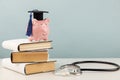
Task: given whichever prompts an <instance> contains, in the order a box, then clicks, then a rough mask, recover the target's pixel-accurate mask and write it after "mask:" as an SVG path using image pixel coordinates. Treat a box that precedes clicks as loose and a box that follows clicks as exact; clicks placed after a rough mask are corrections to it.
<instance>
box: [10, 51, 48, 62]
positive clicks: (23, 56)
mask: <svg viewBox="0 0 120 80" xmlns="http://www.w3.org/2000/svg"><path fill="white" fill-rule="evenodd" d="M10 58H11V62H12V63H25V62H43V61H47V60H48V58H49V54H48V51H47V50H46V51H31V52H29V51H27V52H24V51H23V52H11V57H10Z"/></svg>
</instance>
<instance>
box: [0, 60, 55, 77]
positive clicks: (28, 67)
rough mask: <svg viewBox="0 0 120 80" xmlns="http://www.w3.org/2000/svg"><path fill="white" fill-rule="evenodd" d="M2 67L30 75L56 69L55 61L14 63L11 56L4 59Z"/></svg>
mask: <svg viewBox="0 0 120 80" xmlns="http://www.w3.org/2000/svg"><path fill="white" fill-rule="evenodd" d="M1 63H2V67H4V68H7V69H9V70H13V71H15V72H18V73H21V74H25V75H30V74H36V73H43V72H51V71H54V70H55V61H46V62H36V63H12V62H11V60H10V58H4V59H2V62H1Z"/></svg>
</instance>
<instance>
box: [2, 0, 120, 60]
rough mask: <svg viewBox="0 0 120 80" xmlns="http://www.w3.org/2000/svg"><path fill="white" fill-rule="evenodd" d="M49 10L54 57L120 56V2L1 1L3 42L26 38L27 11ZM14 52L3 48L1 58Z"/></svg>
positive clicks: (51, 53) (118, 0) (69, 0)
mask: <svg viewBox="0 0 120 80" xmlns="http://www.w3.org/2000/svg"><path fill="white" fill-rule="evenodd" d="M33 9H39V10H47V11H49V14H45V15H44V17H49V18H50V20H51V21H50V24H49V26H50V35H49V39H50V40H53V43H52V46H53V49H51V50H49V54H50V57H54V58H59V57H75V58H76V57H120V0H0V35H1V38H0V43H1V44H2V41H4V40H8V39H16V38H26V36H25V32H26V27H27V23H28V19H29V14H28V12H27V11H29V10H33ZM10 53H11V51H10V50H7V49H4V48H2V46H0V58H4V57H9V56H10Z"/></svg>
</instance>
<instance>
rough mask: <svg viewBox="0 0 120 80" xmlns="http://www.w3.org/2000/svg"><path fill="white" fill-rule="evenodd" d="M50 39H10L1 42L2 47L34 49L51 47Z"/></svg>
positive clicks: (22, 49)
mask: <svg viewBox="0 0 120 80" xmlns="http://www.w3.org/2000/svg"><path fill="white" fill-rule="evenodd" d="M51 42H52V41H39V42H35V41H29V40H28V39H11V40H5V41H3V42H2V47H3V48H5V49H9V50H12V51H34V50H43V49H49V48H52V46H51Z"/></svg>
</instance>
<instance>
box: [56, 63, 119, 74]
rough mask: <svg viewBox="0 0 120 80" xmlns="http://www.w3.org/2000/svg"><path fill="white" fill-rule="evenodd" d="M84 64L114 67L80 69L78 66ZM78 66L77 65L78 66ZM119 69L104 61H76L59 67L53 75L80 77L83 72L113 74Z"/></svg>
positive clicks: (114, 64) (117, 66) (115, 65)
mask: <svg viewBox="0 0 120 80" xmlns="http://www.w3.org/2000/svg"><path fill="white" fill-rule="evenodd" d="M86 63H90V64H91V63H95V64H106V65H111V66H114V68H109V69H103V68H80V66H79V65H80V64H86ZM78 64H79V65H78ZM119 69H120V65H118V64H116V63H112V62H106V61H77V62H73V63H71V64H65V65H62V66H61V67H59V68H58V69H57V70H56V71H55V75H80V74H82V72H83V71H102V72H113V71H118V70H119Z"/></svg>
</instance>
